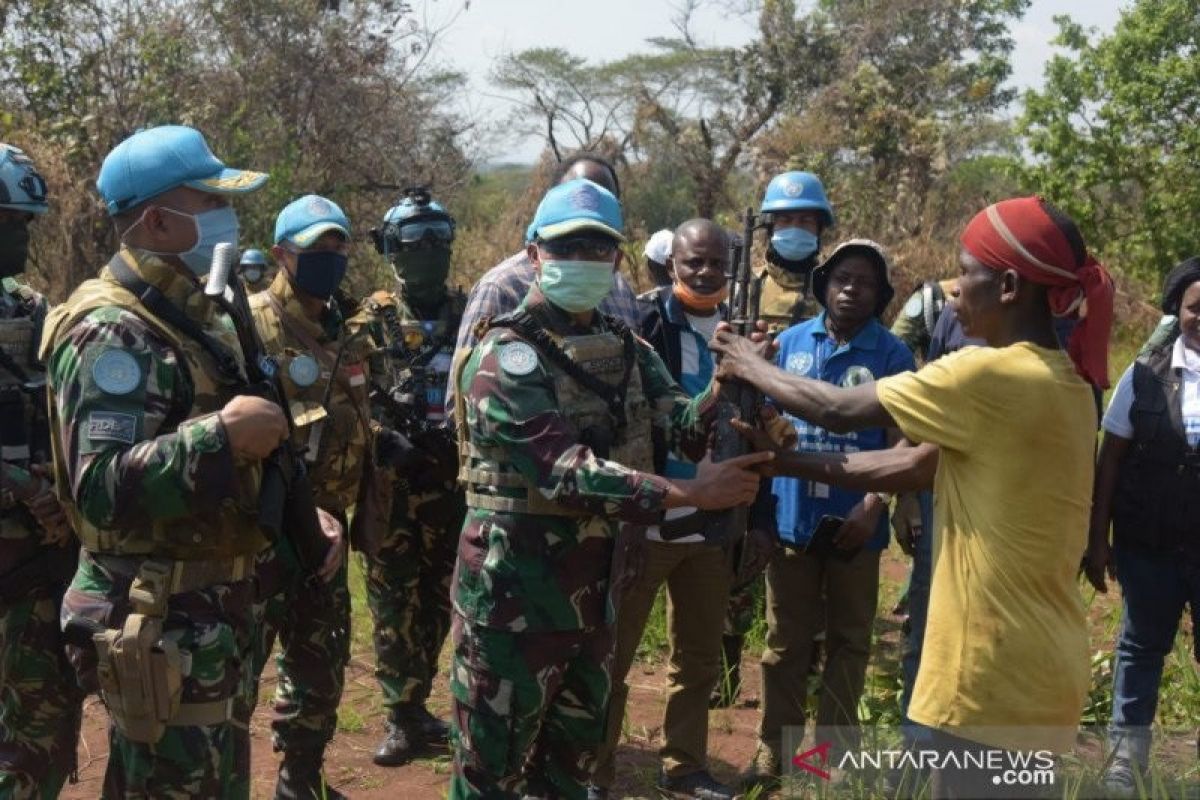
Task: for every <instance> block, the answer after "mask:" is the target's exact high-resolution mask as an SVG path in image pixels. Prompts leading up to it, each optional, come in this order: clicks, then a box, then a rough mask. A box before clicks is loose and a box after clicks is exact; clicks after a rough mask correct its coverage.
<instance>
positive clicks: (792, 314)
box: [758, 264, 821, 336]
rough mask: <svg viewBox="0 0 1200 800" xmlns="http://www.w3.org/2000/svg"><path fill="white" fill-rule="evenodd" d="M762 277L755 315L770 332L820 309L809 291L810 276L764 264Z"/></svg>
mask: <svg viewBox="0 0 1200 800" xmlns="http://www.w3.org/2000/svg"><path fill="white" fill-rule="evenodd" d="M762 277H763V283H762V293H761V295H760V299H759V309H758V316H759V319H761V320H762V321H763V322H765V323H767V330H768V331H770V333H771V335H772V336H778V335H779V334H781V333H783V332H784V331H785V330H787V329H788V328H790V327H792V326H793V325H795V324H796V323H798V322H803V321H805V320H807V319H812V318H813V317H815V316H817V315H818V314H820V313H821V304H820V303H818V302H817V301H816V298H814V297H813V296H812V294H811V293H810V283H809V281H810V276H808V275H803V276H800V275H796V274H794V273H790V272H788V271H787V270H785V269H783V268H782V267H779V266H776V265H775V264H767V266H766V270H765V274H764V275H763V276H762Z"/></svg>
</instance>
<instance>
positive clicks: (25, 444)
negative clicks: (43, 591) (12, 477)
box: [0, 298, 50, 575]
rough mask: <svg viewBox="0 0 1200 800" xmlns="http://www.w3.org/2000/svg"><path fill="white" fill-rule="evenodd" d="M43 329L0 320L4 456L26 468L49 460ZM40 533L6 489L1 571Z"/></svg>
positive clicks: (0, 510)
mask: <svg viewBox="0 0 1200 800" xmlns="http://www.w3.org/2000/svg"><path fill="white" fill-rule="evenodd" d="M14 299H16V298H14ZM22 300H23V301H24V300H25V298H22ZM24 304H25V303H24V302H22V303H21V305H24ZM11 310H12V312H15V313H16V314H18V315H20V314H24V312H25V309H24V308H21V307H18V306H14V308H12V309H11ZM40 328H41V325H40V324H39V323H38V322H37V321H36V320H35V319H34V318H33V317H32V316H29V315H27V314H25V315H22V316H13V317H10V318H7V319H0V349H3V351H4V352H3V355H2V356H0V361H2V362H3V363H0V457H2V458H3V460H4V461H5V462H6V463H9V464H14V465H16V466H17V467H20V468H21V469H25V470H28V469H29V466H30V464H32V463H44V462H46V461H48V460H49V459H50V442H49V433H48V430H47V427H46V412H45V405H44V404H43V403H38V402H36V401H35V398H41V397H42V396H43V395H44V389H41V390H39V389H38V388H37V387H38V386H39V385H43V384H44V383H45V372H44V371H43V367H42V365H41V363H39V362H38V360H37V353H36V350H37V341H36V340H37V336H38V334H39V333H40ZM37 532H38V527H37V524H36V523H35V522H34V520H33V518H32V517H31V515H30V514H29V512H28V511H27V510H26V509H25V507H24V506H23V505H21V504H20V503H19V502H17V501H16V500H15V499H13V497H12V495H11V494H9V493H7V492H5V493H4V494H3V495H0V575H5V574H6V573H8V572H9V571H10V570H11V569H13V568H14V567H17V566H18V565H20V564H21V563H22V562H24V561H25V560H26V559H27V558H29V557H30V555H31V554H32V553H34V552H35V551H36V550H37V548H38V546H39V540H40V536H39V535H38V533H37Z"/></svg>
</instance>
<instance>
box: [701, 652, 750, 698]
mask: <svg viewBox="0 0 1200 800" xmlns="http://www.w3.org/2000/svg"><path fill="white" fill-rule="evenodd" d="M745 642H746V637H744V636H729V635H725V636H722V637H721V678H720V680H719V681H717V685H716V686H715V687H713V690H712V694H711V695H709V698H708V707H709V708H729V707H730V706H732V705H733V704H734V703H736V702H737V697H738V693H740V692H741V691H742V647H743V645H744V644H745Z"/></svg>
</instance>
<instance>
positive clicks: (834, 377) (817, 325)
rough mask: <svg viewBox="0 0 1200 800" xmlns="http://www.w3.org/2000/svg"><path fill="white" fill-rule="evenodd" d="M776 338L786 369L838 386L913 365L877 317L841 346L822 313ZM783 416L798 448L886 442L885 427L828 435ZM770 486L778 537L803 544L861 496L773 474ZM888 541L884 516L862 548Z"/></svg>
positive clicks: (840, 448) (874, 446)
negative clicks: (826, 518) (775, 501)
mask: <svg viewBox="0 0 1200 800" xmlns="http://www.w3.org/2000/svg"><path fill="white" fill-rule="evenodd" d="M777 341H778V342H779V354H778V357H777V363H778V364H779V366H780V367H782V368H783V369H784V370H786V371H787V372H789V373H791V374H793V375H800V376H803V377H806V378H813V379H816V380H822V381H826V382H827V383H834V384H837V385H839V386H857V385H859V384H862V383H868V382H871V381H875V380H878V379H879V378H883V377H886V376H888V375H895V374H897V373H900V372H908V371H910V370H913V369H915V368H916V364H915V363H914V361H913V356H912V352H911V351H909V349H908V347H906V346H905V344H904V342H902V341H900V339H899V338H898V337H896V336H895V335H894V334H892V333H891V332H890V331H888V329H887V328H885V327H883V325H882V324H880V322H879V321H878V320H876V319H872V320H871V321H870V322H868V323H867V324H866V325H865V326H863V329H862V330H861V331H859V332H858V334H857V335H856V336H855V337H854V338H853V339H851V340H850V341H849V342H848V343H846V344H844V345H841V346H838V344H837V343H836V342H835V341H834V340H833V339H832V338H831V337H830V336H829V333H828V332H827V331H826V330H825V313H824V312H822V313H821V314H820V315H819V316H817V317H815V318H813V319H810V320H807V321H805V322H801V323H800V324H798V325H793V326H792V327H790V328H788V329H787V330H786V331H784V332H783V333H781V334H780V335H779V337H778V339H777ZM785 416H787V418H788V420H790V421H791V423H792V425H794V426H795V428H796V433H797V434H798V435H799V437H800V441H799V444H798V445H797V448H796V449H797V450H800V451H802V452H809V453H854V452H858V451H862V450H882V449H884V448H886V447H887V446H888V443H887V431H886V429H884V428H870V429H868V430H862V431H857V432H854V433H844V434H842V433H831V432H829V431H827V430H825V429H824V428H821V427H818V426H816V425H811V424H809V423H807V422H805V421H804V420H802V419H799V418H797V417H793V416H791V415H790V414H788V415H785ZM772 490H773V491H774V493H775V495H776V497H778V498H779V503H778V506H777V510H776V513H777V515H778V520H779V538H780V539H782V540H783V541H785V542H790V543H794V544H796V545H798V546H801V547H803V546H804V545H805V544H807V543H808V540H809V539H810V538H811V537H812V533H813V531H814V530H815V529H816V527H817V523H818V522H820V521H821V517H824V516H826V515H828V516H835V517H844V516H846V514H848V513H849V512H850V510H851V509H852V508H854V506H855V505H856V504H858V503H859V502H861V501H862V499H863V496H864V494H865V493H864V492H853V491H849V490H847V489H839V488H837V487H834V486H830V485H828V484H824V483H817V482H816V481H805V480H800V479H798V478H776V479H775V481H774V484H773V485H772ZM887 543H888V519H887V515H886V514H884V515H882V516H881V517H880V519H879V530H878V531H877V532H876V534H875V537H874V538H873V539H871V541H869V542H868V543H867V545H866V546H867V547H868V548H869V549H872V550H882V549H883V548H885V547H887Z"/></svg>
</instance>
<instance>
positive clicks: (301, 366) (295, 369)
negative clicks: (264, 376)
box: [288, 353, 321, 389]
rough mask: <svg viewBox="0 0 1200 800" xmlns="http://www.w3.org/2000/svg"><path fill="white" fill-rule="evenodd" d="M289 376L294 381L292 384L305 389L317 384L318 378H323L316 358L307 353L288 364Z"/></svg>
mask: <svg viewBox="0 0 1200 800" xmlns="http://www.w3.org/2000/svg"><path fill="white" fill-rule="evenodd" d="M288 376H289V377H290V378H291V379H292V383H294V384H296V385H297V386H299V387H300V388H301V389H303V388H305V387H306V386H312V385H313V384H314V383H316V382H317V378H319V377H321V367H320V365H318V364H317V360H316V359H315V358H313V357H312V356H310V355H308V354H307V353H301V354H300V355H298V356H296V357H295V358H293V359H292V361H291V363H290V364H288Z"/></svg>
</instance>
